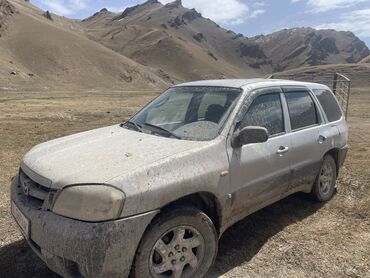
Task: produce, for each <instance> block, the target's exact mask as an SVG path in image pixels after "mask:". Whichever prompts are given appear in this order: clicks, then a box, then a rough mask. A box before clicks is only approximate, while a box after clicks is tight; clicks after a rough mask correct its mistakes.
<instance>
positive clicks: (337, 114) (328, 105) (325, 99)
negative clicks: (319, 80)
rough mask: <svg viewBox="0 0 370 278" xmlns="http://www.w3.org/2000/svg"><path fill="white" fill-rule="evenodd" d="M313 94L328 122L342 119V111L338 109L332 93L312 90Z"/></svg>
mask: <svg viewBox="0 0 370 278" xmlns="http://www.w3.org/2000/svg"><path fill="white" fill-rule="evenodd" d="M313 93H314V94H315V96H316V97H317V99H318V100H319V102H320V104H321V106H322V108H323V109H324V112H325V114H326V117H327V118H328V120H329V122H334V121H337V120H339V119H340V118H341V117H342V110H341V109H340V107H339V105H338V102H337V101H336V99H335V96H334V94H333V93H332V92H330V91H329V90H322V89H314V90H313Z"/></svg>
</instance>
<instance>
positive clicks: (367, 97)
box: [0, 88, 370, 277]
mask: <svg viewBox="0 0 370 278" xmlns="http://www.w3.org/2000/svg"><path fill="white" fill-rule="evenodd" d="M353 92H354V93H353V95H352V99H351V109H350V113H349V123H350V137H349V143H350V152H349V156H348V158H347V161H346V164H345V166H344V168H343V169H342V172H341V173H340V178H339V182H338V184H339V188H338V192H337V194H336V195H335V197H334V198H333V199H332V200H331V201H330V202H329V203H327V204H317V203H314V202H313V201H311V199H310V198H308V197H307V196H306V195H304V194H297V195H294V196H291V197H288V198H287V199H285V200H283V201H280V202H279V203H277V204H274V205H272V206H270V207H267V208H265V209H263V210H261V211H259V212H257V213H255V214H253V215H251V216H249V217H247V218H246V219H245V220H243V221H241V222H239V223H237V224H236V225H234V226H233V227H232V228H230V229H229V230H228V231H226V233H225V234H224V235H223V237H222V238H221V241H220V245H219V254H218V257H217V261H216V263H215V266H214V267H213V268H212V269H211V272H210V274H209V277H219V276H223V277H370V187H369V182H370V91H369V89H365V88H354V89H353ZM155 94H156V93H153V92H124V93H122V92H117V91H105V92H103V91H77V90H76V91H73V92H63V91H58V92H16V91H9V92H0V276H1V277H56V275H55V274H53V273H52V272H51V271H49V270H48V268H47V267H46V266H45V265H44V263H43V262H42V261H41V260H40V259H39V258H38V257H37V256H36V255H34V254H33V252H32V251H31V249H30V248H29V247H28V246H27V244H26V242H25V241H24V240H23V238H22V236H21V234H20V232H19V231H18V227H17V225H16V224H15V222H14V221H13V219H12V217H11V216H10V212H9V208H10V204H9V183H10V178H11V177H12V176H13V175H14V174H15V173H16V171H17V168H18V166H19V161H20V159H21V158H22V156H23V155H24V154H25V153H26V152H27V151H28V150H29V149H30V148H31V147H32V146H33V145H35V144H37V143H40V142H43V141H47V140H49V139H52V138H55V137H60V136H63V135H67V134H71V133H75V132H77V131H81V130H88V129H92V128H95V127H100V126H104V125H107V124H112V123H117V122H120V121H122V120H123V119H125V118H128V117H129V116H130V115H132V114H133V113H134V112H135V111H137V110H138V109H139V108H140V107H141V106H142V105H143V104H145V103H146V102H148V101H149V100H150V99H152V98H153V97H154V96H155Z"/></svg>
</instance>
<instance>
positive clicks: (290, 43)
mask: <svg viewBox="0 0 370 278" xmlns="http://www.w3.org/2000/svg"><path fill="white" fill-rule="evenodd" d="M252 40H253V41H254V42H256V43H257V44H258V45H260V47H261V48H262V49H263V51H264V52H265V53H266V55H267V56H268V57H270V58H271V60H272V62H273V64H274V69H275V71H281V70H285V69H292V68H297V67H301V66H314V65H325V64H346V63H357V62H359V61H361V59H363V58H364V57H366V56H367V55H369V54H370V51H369V49H368V48H367V46H366V44H365V43H364V42H363V41H361V40H360V39H359V38H357V37H356V36H355V35H354V34H353V33H351V32H338V31H335V30H315V29H312V28H293V29H284V30H281V31H278V32H275V33H273V34H270V35H267V36H257V37H254V38H252Z"/></svg>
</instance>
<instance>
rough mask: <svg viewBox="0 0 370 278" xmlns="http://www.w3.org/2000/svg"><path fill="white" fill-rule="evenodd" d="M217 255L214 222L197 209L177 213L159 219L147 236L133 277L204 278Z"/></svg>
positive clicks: (182, 209) (170, 213)
mask: <svg viewBox="0 0 370 278" xmlns="http://www.w3.org/2000/svg"><path fill="white" fill-rule="evenodd" d="M216 254H217V233H216V230H215V228H214V225H213V223H212V221H211V219H210V218H209V217H208V216H207V215H206V214H204V213H203V212H202V211H200V210H198V209H195V208H181V209H175V210H173V211H171V212H169V213H165V214H163V215H160V216H159V217H158V218H157V219H156V220H155V221H154V222H153V223H152V224H151V225H150V227H149V228H148V230H147V231H146V233H145V234H144V237H143V239H142V242H141V243H140V246H139V249H138V251H137V254H136V258H135V262H134V266H133V270H132V277H134V278H147V277H154V278H166V277H171V278H180V277H185V278H187V277H203V276H205V275H206V273H207V272H208V270H209V268H210V267H211V266H212V264H213V262H214V260H215V257H216Z"/></svg>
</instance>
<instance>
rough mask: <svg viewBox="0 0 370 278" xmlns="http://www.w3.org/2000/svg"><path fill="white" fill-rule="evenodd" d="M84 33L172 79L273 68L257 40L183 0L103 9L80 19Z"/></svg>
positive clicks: (258, 72) (247, 73)
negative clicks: (225, 26)
mask: <svg viewBox="0 0 370 278" xmlns="http://www.w3.org/2000/svg"><path fill="white" fill-rule="evenodd" d="M82 26H83V27H84V28H85V29H86V32H87V34H88V37H89V38H91V39H93V40H95V41H97V42H100V43H102V44H103V45H105V46H107V47H109V48H111V49H113V50H115V51H117V52H119V53H121V54H123V55H126V56H128V57H130V58H132V59H134V60H136V61H137V62H139V63H142V64H144V65H148V66H150V67H153V68H155V69H156V70H157V71H158V72H159V73H160V74H164V75H169V76H171V78H172V79H173V80H174V81H178V80H191V79H199V78H201V79H205V78H222V77H251V76H256V75H263V74H266V73H269V72H271V71H272V70H273V66H272V64H271V60H270V59H269V58H268V57H266V55H265V53H264V51H263V50H262V49H261V48H260V47H259V45H258V44H256V43H254V42H253V41H250V40H248V39H247V38H245V37H243V36H242V35H238V34H235V33H234V32H232V31H227V30H225V29H223V28H221V27H220V26H218V25H217V24H216V23H214V22H213V21H211V20H209V19H206V18H204V17H202V15H201V14H200V13H198V12H197V11H196V10H194V9H187V8H184V7H183V6H182V4H181V1H175V2H173V3H169V4H167V5H162V4H161V3H160V2H158V1H156V0H149V1H147V2H145V3H144V4H141V5H137V6H134V7H130V8H127V9H126V10H125V11H124V12H123V13H122V14H114V13H111V12H109V11H107V10H106V9H103V10H102V11H100V12H98V13H96V14H95V15H93V16H92V17H89V18H87V19H85V20H83V21H82Z"/></svg>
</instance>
